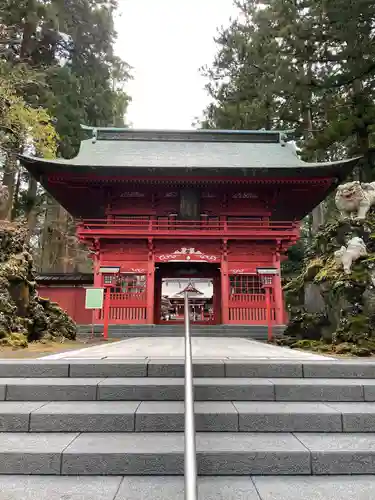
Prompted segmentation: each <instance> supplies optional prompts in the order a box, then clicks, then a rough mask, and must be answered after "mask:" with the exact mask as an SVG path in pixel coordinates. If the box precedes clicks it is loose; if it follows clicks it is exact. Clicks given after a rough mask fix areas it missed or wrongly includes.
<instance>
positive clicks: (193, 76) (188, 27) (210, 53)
mask: <svg viewBox="0 0 375 500" xmlns="http://www.w3.org/2000/svg"><path fill="white" fill-rule="evenodd" d="M119 4H120V11H121V15H120V17H119V18H118V19H117V24H116V27H117V31H118V35H119V39H118V43H117V54H118V55H119V56H121V57H122V58H123V59H124V60H126V61H127V62H128V63H129V64H130V65H131V66H133V68H134V69H133V75H134V80H133V81H132V82H130V83H129V84H128V85H127V88H126V90H127V91H128V92H129V94H130V95H131V96H132V98H133V102H132V104H131V106H130V108H129V113H128V121H129V122H131V123H132V125H133V126H134V127H135V128H157V129H163V128H164V129H189V128H191V124H192V122H193V120H194V118H195V117H196V116H200V115H201V112H202V110H203V109H204V107H205V106H206V105H207V103H208V102H209V99H208V96H207V94H206V92H205V90H204V85H205V79H204V78H202V76H201V75H200V74H199V68H200V67H201V66H203V65H204V64H210V63H211V62H212V60H213V57H214V55H215V52H216V47H215V43H214V41H213V38H214V36H215V34H216V31H217V28H218V27H220V26H221V25H225V26H226V25H227V24H228V21H229V18H230V17H231V16H234V15H235V13H236V9H235V7H234V6H233V0H120V1H119Z"/></svg>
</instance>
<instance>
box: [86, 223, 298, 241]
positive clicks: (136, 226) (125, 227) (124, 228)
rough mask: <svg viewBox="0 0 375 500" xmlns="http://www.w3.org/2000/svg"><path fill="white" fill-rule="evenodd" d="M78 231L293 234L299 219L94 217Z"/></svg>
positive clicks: (113, 234)
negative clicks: (196, 219)
mask: <svg viewBox="0 0 375 500" xmlns="http://www.w3.org/2000/svg"><path fill="white" fill-rule="evenodd" d="M77 231H78V235H79V236H81V237H83V238H90V237H107V238H116V237H119V236H124V237H126V236H132V237H142V236H144V235H147V236H158V237H160V236H164V237H167V238H175V237H176V233H178V236H182V235H184V236H198V235H199V237H205V238H212V237H217V236H236V237H241V236H242V237H249V236H251V235H252V234H254V237H256V238H259V237H262V238H267V237H268V238H275V237H277V236H280V237H295V236H298V233H299V223H298V222H295V221H287V222H283V221H269V220H260V221H250V220H244V221H239V220H236V221H204V220H200V221H185V220H169V221H168V220H157V219H150V220H144V219H130V218H129V219H121V220H119V221H116V222H113V221H110V220H105V219H93V220H85V221H80V222H78V228H77Z"/></svg>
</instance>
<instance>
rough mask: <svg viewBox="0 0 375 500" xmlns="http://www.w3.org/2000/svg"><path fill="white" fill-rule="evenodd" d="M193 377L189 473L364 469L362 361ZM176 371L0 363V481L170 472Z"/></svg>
mask: <svg viewBox="0 0 375 500" xmlns="http://www.w3.org/2000/svg"><path fill="white" fill-rule="evenodd" d="M194 374H195V377H196V378H195V398H196V405H195V412H196V428H197V460H198V470H199V474H200V475H201V476H216V478H217V479H219V478H218V476H244V477H243V480H245V479H246V480H249V478H248V476H265V475H273V476H275V475H276V476H281V475H282V476H288V475H289V476H298V475H317V476H319V475H351V474H375V403H374V401H375V363H374V362H368V361H336V360H327V361H303V362H302V361H290V360H280V361H279V360H272V361H270V360H256V361H251V360H235V359H226V360H211V361H209V360H201V359H197V360H195V361H194ZM183 376H184V364H183V360H179V359H167V360H161V359H127V360H124V359H122V360H109V359H107V360H100V361H99V360H86V359H77V360H70V361H69V360H62V361H52V360H51V361H48V360H36V361H24V360H22V361H18V360H7V361H4V360H3V361H0V377H1V378H0V398H1V402H0V431H1V433H0V475H3V474H36V475H65V476H70V475H74V476H76V475H80V476H86V475H95V476H100V475H117V476H122V475H124V476H158V475H162V476H171V475H172V476H173V475H176V476H181V475H182V474H183V470H184V469H183V467H184V463H183V460H184V435H183V425H184V403H183V397H184V379H183ZM246 476H247V478H246ZM263 479H264V478H263ZM228 480H229V479H228ZM145 481H146V479H145ZM147 481H151V479H150V478H148V479H147ZM155 481H156V482H157V481H158V480H157V479H155ZM254 481H257V479H256V477H255V479H254ZM149 484H152V483H149ZM217 484H220V483H217ZM0 498H1V495H0ZM124 498H125V497H124ZM134 498H138V497H134ZM139 498H148V497H139ZM150 498H154V497H152V496H151V497H150ZM158 498H168V499H169V498H174V497H173V496H171V497H169V496H160V497H158ZM176 498H177V497H176ZM203 498H205V497H203ZM210 498H211V497H210ZM212 498H216V497H212ZM217 498H219V497H217ZM225 498H226V497H225ZM228 498H229V497H228ZM233 498H236V497H233ZM240 498H241V497H240ZM244 498H245V497H244ZM246 498H247V497H246ZM249 498H250V497H249ZM251 498H252V497H251ZM254 498H256V497H254ZM265 498H267V497H265ZM285 498H287V497H285ZM322 498H323V497H322ZM341 498H345V497H341ZM371 498H372V497H371Z"/></svg>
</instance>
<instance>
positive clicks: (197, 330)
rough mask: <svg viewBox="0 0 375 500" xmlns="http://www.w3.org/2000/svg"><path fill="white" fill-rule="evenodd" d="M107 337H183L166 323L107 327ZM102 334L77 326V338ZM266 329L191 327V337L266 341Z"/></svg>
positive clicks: (276, 328) (100, 328) (99, 327)
mask: <svg viewBox="0 0 375 500" xmlns="http://www.w3.org/2000/svg"><path fill="white" fill-rule="evenodd" d="M108 330H109V337H112V338H121V339H125V338H134V337H183V336H184V326H183V325H182V324H173V323H170V324H168V323H166V324H164V325H109V328H108ZM284 330H285V325H275V326H274V327H273V329H272V332H273V335H276V336H277V335H280V334H281V333H282V332H283V331H284ZM92 331H94V336H95V337H100V336H101V335H102V334H103V325H94V329H93V328H92V325H79V326H78V336H79V337H81V338H87V337H90V336H92ZM267 334H268V328H267V326H266V325H194V324H193V325H191V335H192V337H235V338H247V339H252V340H266V339H267Z"/></svg>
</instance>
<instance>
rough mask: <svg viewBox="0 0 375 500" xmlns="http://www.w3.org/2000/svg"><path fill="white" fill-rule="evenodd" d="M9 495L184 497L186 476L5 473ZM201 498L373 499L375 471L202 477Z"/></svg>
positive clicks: (45, 498) (127, 499) (21, 499)
mask: <svg viewBox="0 0 375 500" xmlns="http://www.w3.org/2000/svg"><path fill="white" fill-rule="evenodd" d="M0 491H2V492H7V493H8V492H11V493H10V495H11V496H6V497H5V498H6V499H7V500H8V499H9V500H25V492H27V495H28V496H27V498H30V499H32V498H33V499H34V498H35V499H37V500H63V499H68V498H69V499H71V500H73V499H74V500H146V499H147V500H148V499H150V500H151V499H153V500H155V499H157V500H184V498H185V497H184V478H183V477H182V476H160V477H155V476H154V477H146V476H125V477H121V476H120V477H105V476H83V477H82V476H80V477H73V476H60V477H58V476H0ZM198 495H199V496H198V499H199V500H318V499H319V500H370V499H373V498H375V476H372V475H366V476H364V475H359V476H335V475H331V476H281V477H277V476H264V477H261V476H254V477H238V476H237V477H236V476H225V477H223V476H221V477H220V476H213V477H204V476H203V477H202V476H201V477H198Z"/></svg>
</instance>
